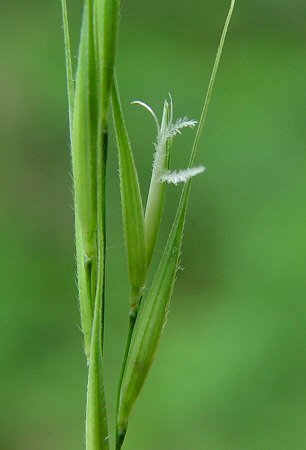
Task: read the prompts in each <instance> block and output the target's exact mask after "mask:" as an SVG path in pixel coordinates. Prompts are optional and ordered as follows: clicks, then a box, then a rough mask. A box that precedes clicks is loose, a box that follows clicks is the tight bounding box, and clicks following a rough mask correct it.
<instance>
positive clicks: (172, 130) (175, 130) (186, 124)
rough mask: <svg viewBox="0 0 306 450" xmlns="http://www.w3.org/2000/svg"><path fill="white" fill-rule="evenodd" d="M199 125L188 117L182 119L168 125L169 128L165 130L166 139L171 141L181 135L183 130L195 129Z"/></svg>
mask: <svg viewBox="0 0 306 450" xmlns="http://www.w3.org/2000/svg"><path fill="white" fill-rule="evenodd" d="M197 123H198V122H197V121H196V120H193V119H191V120H189V119H188V117H181V118H180V119H177V120H176V122H175V123H169V124H168V127H167V128H166V130H165V135H166V136H165V137H166V139H169V138H171V137H174V136H176V135H177V134H181V130H182V129H183V128H193V127H195V126H196V124H197Z"/></svg>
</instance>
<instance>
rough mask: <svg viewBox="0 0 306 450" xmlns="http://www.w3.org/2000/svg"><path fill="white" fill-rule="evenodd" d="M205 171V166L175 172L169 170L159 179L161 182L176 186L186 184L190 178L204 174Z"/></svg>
mask: <svg viewBox="0 0 306 450" xmlns="http://www.w3.org/2000/svg"><path fill="white" fill-rule="evenodd" d="M204 170H205V167H203V166H199V167H190V168H189V169H185V170H179V171H176V170H174V171H173V172H170V170H167V171H165V172H164V173H163V174H162V175H161V176H160V177H159V181H160V182H162V183H169V184H175V185H177V184H178V183H186V181H188V180H189V179H190V178H192V177H195V176H196V175H199V174H200V173H203V172H204Z"/></svg>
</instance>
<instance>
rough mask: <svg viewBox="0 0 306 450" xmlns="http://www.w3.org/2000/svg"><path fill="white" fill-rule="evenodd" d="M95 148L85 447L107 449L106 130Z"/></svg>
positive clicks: (92, 449)
mask: <svg viewBox="0 0 306 450" xmlns="http://www.w3.org/2000/svg"><path fill="white" fill-rule="evenodd" d="M99 135H100V137H98V151H97V252H98V264H97V287H96V295H95V307H94V319H93V327H92V337H91V348H90V360H89V372H88V387H87V408H86V450H108V449H109V443H108V439H109V436H108V427H107V416H106V407H105V396H104V381H103V341H104V307H105V250H106V236H105V181H106V159H107V144H108V133H107V129H105V130H104V131H102V133H99Z"/></svg>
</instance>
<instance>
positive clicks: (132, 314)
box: [116, 295, 142, 450]
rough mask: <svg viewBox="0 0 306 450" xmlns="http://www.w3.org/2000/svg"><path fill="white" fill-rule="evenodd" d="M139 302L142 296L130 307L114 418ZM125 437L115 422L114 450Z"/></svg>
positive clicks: (119, 446) (120, 444)
mask: <svg viewBox="0 0 306 450" xmlns="http://www.w3.org/2000/svg"><path fill="white" fill-rule="evenodd" d="M134 300H135V299H134ZM141 300H142V295H141V296H139V297H138V299H137V301H136V302H134V301H133V303H135V304H136V305H137V307H136V308H132V307H131V308H130V312H129V329H128V336H127V341H126V346H125V351H124V356H123V361H122V366H121V372H120V377H119V384H118V394H117V405H116V416H118V411H119V402H120V393H121V385H122V380H123V375H124V371H125V366H126V362H127V358H128V354H129V350H130V346H131V340H132V336H133V331H134V327H135V323H136V319H137V315H138V311H139V307H140V303H141ZM125 435H126V430H125V432H124V433H120V431H119V429H118V421H117V420H116V450H120V449H121V447H122V445H123V442H124V438H125Z"/></svg>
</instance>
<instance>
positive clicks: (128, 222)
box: [62, 0, 235, 450]
mask: <svg viewBox="0 0 306 450" xmlns="http://www.w3.org/2000/svg"><path fill="white" fill-rule="evenodd" d="M234 4H235V0H232V2H231V7H230V10H229V13H228V16H227V19H226V22H225V26H224V30H223V33H222V36H221V40H220V44H219V48H218V52H217V56H216V60H215V64H214V67H213V71H212V76H211V79H210V83H209V86H208V91H207V95H206V99H205V102H204V107H203V110H202V114H201V119H200V123H199V127H198V130H197V134H196V137H195V141H194V145H193V148H192V152H191V157H190V164H189V167H188V168H187V169H186V170H183V171H179V172H177V171H174V172H170V170H169V163H170V154H171V149H172V144H173V138H174V137H175V136H176V135H177V134H180V133H181V130H182V129H183V128H186V127H193V126H195V124H196V122H195V121H193V120H188V119H187V118H186V117H184V118H180V119H178V120H177V121H176V122H174V121H173V104H172V99H171V98H170V103H169V102H168V101H165V103H164V108H163V115H162V120H161V124H160V125H159V122H158V119H157V117H156V115H155V113H154V112H153V110H152V109H151V108H150V107H148V106H147V105H146V104H144V103H143V102H136V103H140V104H141V105H142V106H145V107H146V108H147V109H148V110H149V112H150V113H151V114H152V115H153V118H154V120H155V122H156V125H157V138H156V142H155V154H154V161H153V169H152V177H151V183H150V189H149V193H148V200H147V206H146V211H145V214H144V210H143V206H142V199H141V193H140V187H139V181H138V174H137V170H136V166H135V162H134V157H133V153H132V149H131V145H130V142H129V138H128V134H127V130H126V126H125V123H124V119H123V113H122V108H121V105H120V99H119V93H118V86H117V82H116V80H114V81H113V79H114V74H113V72H114V62H115V46H116V35H117V16H118V2H117V1H115V0H104V1H102V2H100V1H98V0H86V1H85V3H84V11H83V22H82V29H81V37H80V47H79V56H78V66H77V75H76V82H75V87H74V82H73V76H72V75H73V74H72V63H71V51H70V38H69V30H68V18H67V7H66V2H65V1H64V0H62V10H63V24H64V35H65V51H66V70H67V84H68V100H69V117H70V131H71V145H72V167H73V179H74V192H75V228H76V248H77V269H78V282H79V301H80V312H81V321H82V329H83V334H84V346H85V354H86V357H87V361H88V366H89V367H88V387H87V407H86V449H87V450H108V449H109V443H108V440H109V436H108V428H107V415H106V407H105V397H104V381H103V378H104V377H103V337H104V302H105V250H106V236H105V178H106V157H107V147H108V108H109V103H110V98H111V92H112V105H113V117H114V124H115V133H116V139H117V145H118V156H119V158H118V159H119V175H120V190H121V203H122V216H123V225H124V235H125V244H126V251H127V259H128V267H129V276H130V288H131V300H130V302H131V304H130V321H129V334H128V338H127V345H126V352H125V356H124V359H123V366H122V372H121V377H120V380H119V389H118V404H117V418H116V419H117V427H116V449H117V450H120V448H121V447H122V445H123V442H124V438H125V435H126V430H127V426H128V421H129V417H130V413H131V410H132V408H133V406H134V403H135V401H136V399H137V397H138V396H139V393H140V390H141V388H142V386H143V384H144V382H145V379H146V377H147V375H148V373H149V370H150V367H151V365H152V362H153V358H154V355H155V353H156V350H157V347H158V343H159V340H160V337H161V334H162V331H163V328H164V326H165V323H166V317H167V312H168V308H169V304H170V300H171V295H172V291H173V286H174V282H175V277H176V271H177V268H178V263H179V257H180V252H181V245H182V239H183V233H184V226H185V217H186V211H187V206H188V201H189V193H190V187H191V178H192V177H193V176H195V175H196V174H198V173H201V172H202V171H203V170H204V168H202V167H200V168H195V167H193V164H194V161H195V157H196V151H197V147H198V143H199V139H200V135H201V133H202V131H203V127H204V123H205V118H206V114H207V110H208V105H209V101H210V97H211V93H212V89H213V85H214V81H215V77H216V73H217V70H218V66H219V61H220V57H221V53H222V49H223V45H224V40H225V36H226V33H227V29H228V25H229V22H230V18H231V15H232V12H233V8H234ZM166 182H167V183H170V182H173V183H174V184H178V183H179V182H184V183H185V185H184V187H183V189H182V193H181V198H180V201H179V204H178V207H177V212H176V215H175V219H174V222H173V225H172V228H171V231H170V235H169V238H168V241H167V244H166V246H165V249H164V251H163V254H162V258H161V261H160V264H159V266H158V269H157V271H156V274H155V276H154V279H153V282H152V285H151V287H150V290H149V293H148V295H147V298H146V299H145V300H144V301H143V302H142V304H141V300H142V292H143V288H144V285H145V283H146V277H147V271H148V267H149V265H150V262H151V258H152V255H153V252H154V248H155V245H156V240H157V236H158V233H159V229H160V226H161V218H162V212H163V208H164V200H165V194H166ZM140 304H141V308H140V311H138V310H139V306H140ZM138 312H139V314H138Z"/></svg>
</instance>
